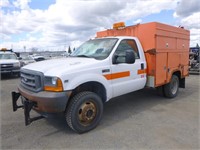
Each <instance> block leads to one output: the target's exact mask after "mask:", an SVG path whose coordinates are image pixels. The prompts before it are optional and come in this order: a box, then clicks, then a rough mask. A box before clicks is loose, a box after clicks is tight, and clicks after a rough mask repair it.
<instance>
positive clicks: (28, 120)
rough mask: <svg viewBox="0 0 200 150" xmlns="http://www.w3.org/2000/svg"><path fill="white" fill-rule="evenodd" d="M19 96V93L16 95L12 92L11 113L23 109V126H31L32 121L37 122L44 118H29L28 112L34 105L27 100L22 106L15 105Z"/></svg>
mask: <svg viewBox="0 0 200 150" xmlns="http://www.w3.org/2000/svg"><path fill="white" fill-rule="evenodd" d="M20 96H21V94H20V93H16V92H12V105H13V111H17V109H19V108H23V109H24V118H25V125H26V126H27V125H29V124H31V123H32V122H33V121H36V120H39V119H42V118H44V116H37V117H33V118H31V117H30V111H31V110H32V108H33V107H34V106H35V105H36V104H35V103H34V102H32V101H29V100H27V99H25V100H24V101H23V104H22V105H20V106H19V105H17V101H18V100H19V97H20Z"/></svg>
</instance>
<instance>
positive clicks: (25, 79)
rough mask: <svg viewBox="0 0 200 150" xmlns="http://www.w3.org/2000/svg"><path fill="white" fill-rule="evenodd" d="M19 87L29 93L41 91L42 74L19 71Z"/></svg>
mask: <svg viewBox="0 0 200 150" xmlns="http://www.w3.org/2000/svg"><path fill="white" fill-rule="evenodd" d="M20 76H21V85H22V86H23V87H24V88H25V89H28V90H30V91H33V92H39V91H41V90H42V89H43V83H42V81H43V80H42V78H43V74H42V73H40V72H35V71H30V70H25V69H23V70H21V74H20Z"/></svg>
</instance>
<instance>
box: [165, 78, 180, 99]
mask: <svg viewBox="0 0 200 150" xmlns="http://www.w3.org/2000/svg"><path fill="white" fill-rule="evenodd" d="M178 91H179V78H178V77H177V76H176V75H172V78H171V81H170V82H169V83H168V84H166V85H164V94H165V96H166V97H168V98H173V97H176V95H177V94H178Z"/></svg>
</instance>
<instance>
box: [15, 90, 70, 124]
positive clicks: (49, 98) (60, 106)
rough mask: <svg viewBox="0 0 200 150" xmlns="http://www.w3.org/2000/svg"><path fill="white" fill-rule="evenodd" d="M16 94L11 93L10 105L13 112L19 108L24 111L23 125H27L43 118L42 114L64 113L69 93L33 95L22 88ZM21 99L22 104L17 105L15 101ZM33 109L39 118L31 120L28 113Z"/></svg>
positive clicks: (43, 92)
mask: <svg viewBox="0 0 200 150" xmlns="http://www.w3.org/2000/svg"><path fill="white" fill-rule="evenodd" d="M18 91H19V93H18V92H12V105H13V111H17V109H19V108H23V109H24V118H25V125H29V124H30V123H31V122H33V121H36V120H38V119H42V118H44V117H45V115H43V114H48V113H59V112H64V111H65V108H66V106H67V102H68V99H69V96H70V94H71V92H70V91H67V92H46V91H42V92H38V93H33V92H30V91H28V90H26V89H24V88H23V87H22V86H19V87H18ZM20 97H21V100H22V104H21V105H18V104H17V101H18V100H19V98H20ZM32 109H34V110H35V111H37V112H38V113H40V114H42V115H41V116H38V117H34V118H31V117H30V111H31V110H32Z"/></svg>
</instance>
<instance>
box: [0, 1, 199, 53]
mask: <svg viewBox="0 0 200 150" xmlns="http://www.w3.org/2000/svg"><path fill="white" fill-rule="evenodd" d="M121 21H123V22H125V24H126V25H127V26H129V25H134V24H137V23H146V22H153V21H156V22H161V23H165V24H169V25H173V26H177V27H178V26H183V27H184V28H185V29H188V30H190V46H192V47H194V46H196V45H197V43H198V44H199V45H200V2H199V0H0V48H8V49H10V48H12V49H13V50H14V51H32V50H33V49H36V50H38V51H47V50H50V51H57V50H67V49H68V47H69V46H70V47H71V48H73V47H78V46H79V45H80V44H81V43H83V42H84V41H86V40H88V39H90V38H93V37H95V35H96V32H97V31H101V30H105V29H110V28H112V25H113V23H116V22H121Z"/></svg>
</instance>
